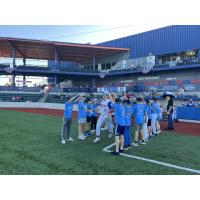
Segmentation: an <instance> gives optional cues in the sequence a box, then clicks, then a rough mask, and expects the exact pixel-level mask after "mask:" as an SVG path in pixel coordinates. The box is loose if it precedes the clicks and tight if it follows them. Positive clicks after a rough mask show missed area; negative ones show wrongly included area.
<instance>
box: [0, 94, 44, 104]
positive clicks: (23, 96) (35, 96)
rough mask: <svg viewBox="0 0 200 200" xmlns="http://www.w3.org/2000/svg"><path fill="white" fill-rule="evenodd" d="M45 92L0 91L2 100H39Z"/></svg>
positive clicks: (0, 99)
mask: <svg viewBox="0 0 200 200" xmlns="http://www.w3.org/2000/svg"><path fill="white" fill-rule="evenodd" d="M42 97H43V93H33V92H32V93H19V92H0V101H1V102H38V101H39V100H40V99H41V98H42Z"/></svg>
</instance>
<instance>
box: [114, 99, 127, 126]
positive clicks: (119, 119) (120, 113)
mask: <svg viewBox="0 0 200 200" xmlns="http://www.w3.org/2000/svg"><path fill="white" fill-rule="evenodd" d="M113 108H114V111H115V123H116V124H118V125H120V126H125V106H124V105H123V104H118V103H114V104H113Z"/></svg>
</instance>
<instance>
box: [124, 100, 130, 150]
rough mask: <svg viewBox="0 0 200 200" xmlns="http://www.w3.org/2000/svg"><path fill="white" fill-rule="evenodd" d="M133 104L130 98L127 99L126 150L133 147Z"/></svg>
mask: <svg viewBox="0 0 200 200" xmlns="http://www.w3.org/2000/svg"><path fill="white" fill-rule="evenodd" d="M131 113H132V106H131V101H130V100H129V99H126V100H125V130H124V150H128V149H130V148H131V138H130V127H131Z"/></svg>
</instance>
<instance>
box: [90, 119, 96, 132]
mask: <svg viewBox="0 0 200 200" xmlns="http://www.w3.org/2000/svg"><path fill="white" fill-rule="evenodd" d="M96 126H97V117H96V116H92V119H91V130H96Z"/></svg>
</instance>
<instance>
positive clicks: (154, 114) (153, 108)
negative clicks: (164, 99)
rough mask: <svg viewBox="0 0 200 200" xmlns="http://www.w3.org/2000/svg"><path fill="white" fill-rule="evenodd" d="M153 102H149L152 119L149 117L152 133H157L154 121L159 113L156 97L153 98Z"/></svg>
mask: <svg viewBox="0 0 200 200" xmlns="http://www.w3.org/2000/svg"><path fill="white" fill-rule="evenodd" d="M152 101H153V102H152V103H151V111H152V115H151V116H152V119H151V126H152V135H155V136H156V135H157V134H158V132H157V127H156V123H157V122H156V121H157V120H158V114H159V112H160V111H159V105H158V103H157V99H156V98H153V100H152Z"/></svg>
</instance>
